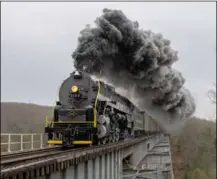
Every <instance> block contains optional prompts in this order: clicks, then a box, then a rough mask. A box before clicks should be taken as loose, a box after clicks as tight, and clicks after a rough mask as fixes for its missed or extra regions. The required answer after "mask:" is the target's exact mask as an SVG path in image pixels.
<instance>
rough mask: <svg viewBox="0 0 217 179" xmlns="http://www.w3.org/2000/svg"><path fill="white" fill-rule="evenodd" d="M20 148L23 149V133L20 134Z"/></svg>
mask: <svg viewBox="0 0 217 179" xmlns="http://www.w3.org/2000/svg"><path fill="white" fill-rule="evenodd" d="M20 150H21V151H23V134H20Z"/></svg>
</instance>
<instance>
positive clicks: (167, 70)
mask: <svg viewBox="0 0 217 179" xmlns="http://www.w3.org/2000/svg"><path fill="white" fill-rule="evenodd" d="M95 23H96V27H94V28H91V27H90V26H87V27H86V28H85V29H84V30H82V31H81V36H80V37H79V38H78V47H77V48H76V50H75V51H74V52H73V54H72V57H73V59H74V65H75V68H77V69H79V70H83V71H84V70H85V71H86V72H88V73H89V74H91V75H94V76H97V77H98V78H103V79H106V81H107V82H109V83H112V84H113V85H114V86H116V87H118V88H119V89H121V90H119V92H121V94H122V95H124V96H126V97H127V98H129V99H130V100H131V101H132V102H134V103H135V104H136V105H137V106H138V107H139V108H140V109H141V110H146V111H147V112H148V113H149V114H150V115H151V116H153V117H155V118H157V120H158V121H159V120H161V119H162V118H164V119H167V120H170V121H172V120H176V121H177V119H179V120H180V119H185V118H187V117H189V116H190V115H192V114H193V112H194V111H195V103H194V99H193V97H192V96H191V94H190V92H189V91H188V90H187V89H185V88H184V87H183V85H184V82H185V79H184V78H183V76H182V74H181V73H180V72H178V71H177V70H175V69H173V68H172V64H173V63H174V62H176V61H177V60H179V58H178V55H177V51H175V50H173V49H172V48H171V47H170V41H169V40H167V39H165V38H163V36H162V35H161V34H156V33H154V32H151V31H145V30H142V29H139V24H138V22H133V21H131V20H129V19H128V18H127V17H126V16H125V15H124V13H123V12H122V11H120V10H109V9H104V10H103V14H102V16H100V17H98V18H97V19H96V20H95ZM162 121H163V120H162ZM162 121H161V122H162ZM164 122H165V120H164Z"/></svg>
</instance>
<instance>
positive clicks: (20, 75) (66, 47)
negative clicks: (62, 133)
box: [1, 2, 216, 117]
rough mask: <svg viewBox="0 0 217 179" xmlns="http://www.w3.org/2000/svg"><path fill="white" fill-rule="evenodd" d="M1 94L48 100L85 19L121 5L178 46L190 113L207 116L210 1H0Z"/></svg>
mask: <svg viewBox="0 0 217 179" xmlns="http://www.w3.org/2000/svg"><path fill="white" fill-rule="evenodd" d="M1 4H2V5H1V48H2V49H1V85H2V86H1V100H2V101H17V102H32V103H37V104H44V105H52V104H53V102H54V100H55V98H56V96H57V90H58V88H59V86H60V83H61V82H62V81H63V80H64V78H66V77H67V76H68V75H69V73H70V72H71V71H72V69H73V60H72V58H71V54H72V52H73V50H74V49H75V48H76V46H77V37H78V35H79V32H80V30H82V29H83V28H84V27H85V25H86V24H94V20H95V19H96V17H98V16H100V15H101V14H102V9H103V8H112V9H120V10H122V11H123V12H124V13H125V14H126V15H127V17H128V18H130V19H131V20H137V21H138V22H139V24H140V28H143V29H145V30H151V31H154V32H157V33H162V34H163V36H164V37H166V38H168V39H169V40H170V41H171V46H172V48H174V49H176V50H178V51H179V58H180V60H179V61H178V62H177V63H176V64H174V68H176V69H177V70H179V71H181V72H182V74H183V76H184V77H185V78H186V84H185V86H186V87H187V88H188V89H189V90H190V91H191V92H192V94H193V96H194V97H195V99H196V104H197V110H196V113H195V114H196V115H197V116H201V117H210V116H212V115H213V113H214V109H213V105H211V104H210V102H209V100H208V99H207V90H208V89H209V88H210V87H212V84H213V83H214V82H215V81H216V5H215V2H207V3H206V2H200V3H196V2H192V3H189V2H170V3H169V2H168V3H165V2H162V3H161V2H153V3H151V2H141V3H137V2H134V3H129V2H126V3H125V2H119V3H115V2H105V3H103V2H100V3H99V2H95V3H93V2H89V3H87V2H47V3H46V2H18V3H17V2H3V3H1Z"/></svg>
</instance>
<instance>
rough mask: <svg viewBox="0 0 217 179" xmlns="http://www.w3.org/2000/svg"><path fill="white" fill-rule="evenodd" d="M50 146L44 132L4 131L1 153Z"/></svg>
mask: <svg viewBox="0 0 217 179" xmlns="http://www.w3.org/2000/svg"><path fill="white" fill-rule="evenodd" d="M45 146H48V145H47V144H46V137H45V135H44V134H43V133H26V134H19V133H18V134H16V133H2V134H1V153H7V152H17V151H24V150H30V149H37V148H38V149H39V148H43V147H45Z"/></svg>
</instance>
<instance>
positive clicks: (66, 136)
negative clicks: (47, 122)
mask: <svg viewBox="0 0 217 179" xmlns="http://www.w3.org/2000/svg"><path fill="white" fill-rule="evenodd" d="M76 129H77V128H71V127H70V126H69V127H68V128H67V129H65V130H64V131H63V139H62V140H63V146H72V145H73V141H74V139H75V134H76V133H77V130H76Z"/></svg>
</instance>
